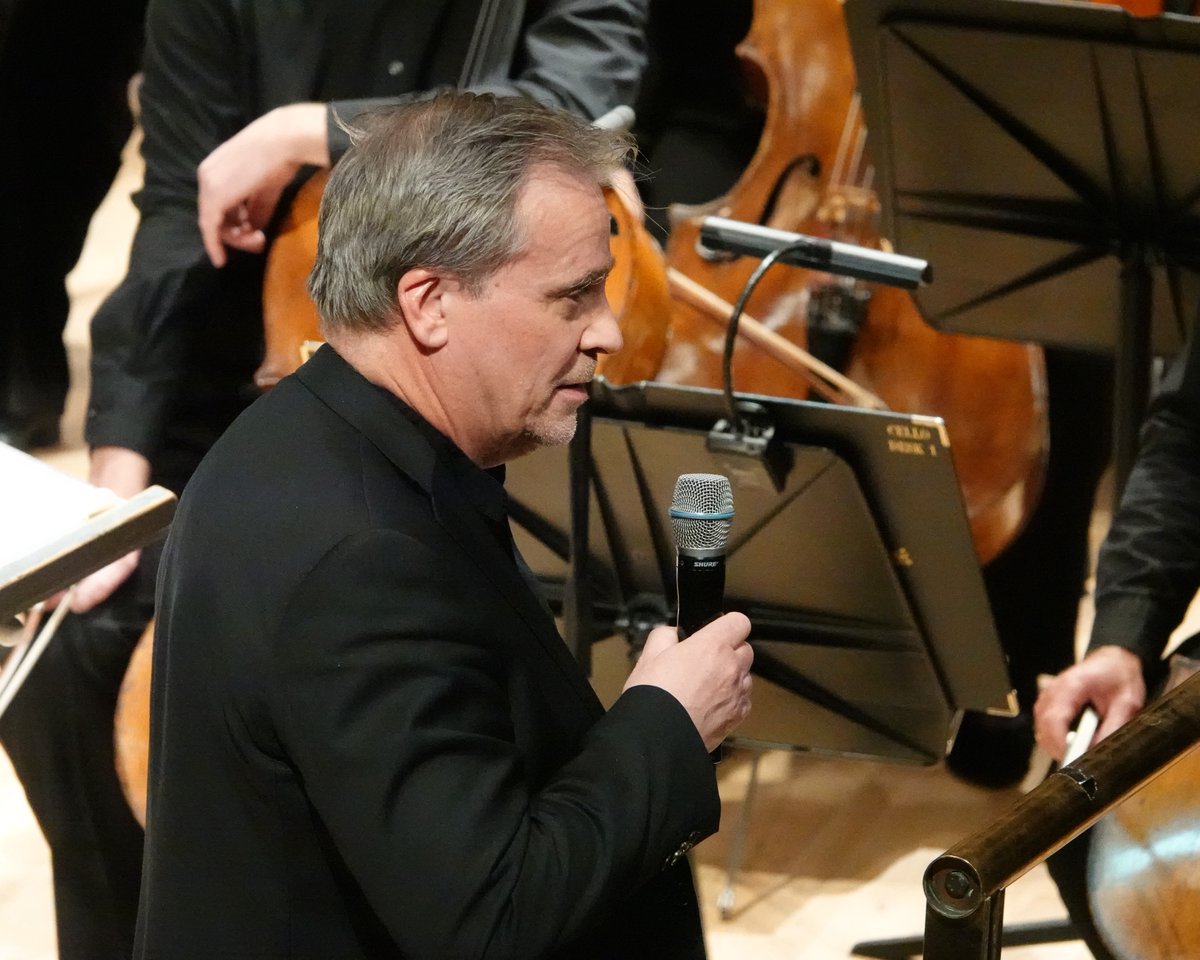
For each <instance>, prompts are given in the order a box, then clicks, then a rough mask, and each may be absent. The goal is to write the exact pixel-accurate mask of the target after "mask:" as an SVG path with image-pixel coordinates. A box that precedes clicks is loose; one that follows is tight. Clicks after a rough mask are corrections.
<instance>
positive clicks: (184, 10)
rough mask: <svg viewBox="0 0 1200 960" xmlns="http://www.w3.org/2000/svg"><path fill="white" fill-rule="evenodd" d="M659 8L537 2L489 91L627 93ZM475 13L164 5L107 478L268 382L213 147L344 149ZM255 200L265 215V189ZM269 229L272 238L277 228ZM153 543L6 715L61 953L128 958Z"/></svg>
mask: <svg viewBox="0 0 1200 960" xmlns="http://www.w3.org/2000/svg"><path fill="white" fill-rule="evenodd" d="M645 6H646V0H618V2H611V0H530V2H529V3H528V4H526V5H525V8H526V9H525V15H524V19H523V21H522V29H521V33H520V37H519V43H517V45H516V47H515V49H513V50H512V51H511V61H510V62H507V63H501V64H499V65H498V69H497V70H496V71H495V72H493V73H492V74H489V75H487V76H486V77H485V83H484V84H482V85H481V86H485V87H486V88H487V89H490V90H493V91H495V92H498V93H502V94H513V95H524V96H529V97H534V98H536V99H539V100H543V101H545V102H548V103H551V104H554V105H558V106H562V107H565V108H567V109H569V110H571V111H573V112H575V113H577V114H580V115H583V116H586V117H587V118H589V119H591V118H595V117H597V116H599V115H601V114H603V113H605V112H607V111H608V110H610V109H611V108H612V107H614V106H617V105H619V104H622V103H628V102H631V101H632V100H633V98H634V96H635V95H636V87H637V83H638V78H639V76H640V74H641V71H642V68H643V64H644V54H643V49H642V48H643V37H642V31H643V21H644V16H645ZM480 7H481V3H480V2H479V0H420V2H417V0H361V2H358V3H354V4H344V3H339V2H334V0H318V2H315V3H305V4H276V3H267V2H264V0H250V2H237V0H151V2H150V4H149V8H148V11H147V19H146V34H145V39H146V44H145V61H144V82H143V85H142V89H141V96H140V102H141V117H142V125H143V129H144V134H145V136H144V141H143V145H142V153H143V157H144V159H145V182H144V186H143V188H142V190H141V192H140V194H139V195H138V196H137V198H136V199H137V204H138V208H139V212H140V222H139V225H138V228H137V233H136V235H135V237H134V242H133V250H132V254H131V259H130V264H129V270H128V273H127V275H126V276H125V278H124V280H123V281H122V282H121V284H120V286H119V287H118V288H117V289H116V290H115V291H114V293H113V294H112V295H111V296H110V297H109V298H108V300H107V301H106V302H105V303H104V304H103V305H102V306H101V308H100V309H99V311H98V312H97V314H96V316H95V318H94V320H93V324H92V392H91V396H90V400H89V405H88V410H87V422H86V424H85V436H86V439H87V442H88V443H89V444H90V446H91V459H90V469H89V479H90V480H91V482H93V483H95V484H97V485H99V486H103V487H107V488H109V489H112V490H113V491H114V492H116V493H117V494H119V495H121V496H132V495H133V494H135V493H137V492H139V491H140V490H142V489H144V488H145V487H146V486H147V485H148V484H149V483H151V482H154V483H159V484H161V485H163V486H166V487H167V488H169V489H171V490H174V491H180V490H182V488H183V486H184V484H185V483H186V481H187V479H188V478H189V476H190V475H191V472H192V470H193V469H194V467H195V465H196V463H197V462H198V461H199V459H200V458H201V456H203V454H204V453H205V451H206V450H207V449H208V448H209V447H210V446H211V445H212V443H213V442H214V441H215V440H216V438H217V437H218V436H219V435H220V434H221V433H222V432H223V431H224V429H225V427H226V426H227V425H228V424H229V423H230V422H231V421H232V420H233V418H234V417H235V416H236V415H237V414H238V413H239V412H240V411H241V410H242V409H244V407H245V406H246V405H247V403H248V402H249V401H250V400H251V399H252V398H253V396H254V395H255V391H254V389H253V388H252V386H251V375H252V373H253V371H254V369H255V367H256V366H257V363H258V361H259V357H260V353H261V349H262V318H261V285H262V275H263V258H262V256H261V255H259V254H257V253H248V252H244V251H243V250H238V249H232V250H230V251H229V252H228V254H227V255H225V254H224V252H223V251H221V252H218V253H217V255H216V256H215V257H214V259H218V260H223V261H224V266H222V267H220V268H218V267H217V266H215V265H214V263H213V260H212V259H210V256H209V254H208V253H207V252H206V249H205V246H204V242H203V239H202V235H201V232H200V230H199V228H198V224H197V218H198V190H197V169H198V167H199V166H200V165H201V164H202V162H203V161H205V159H206V158H207V157H209V156H210V155H212V154H217V156H216V160H215V161H214V162H213V163H211V164H210V165H209V170H210V172H211V171H212V169H213V168H214V167H215V168H216V169H217V172H218V173H219V171H220V167H221V162H220V161H221V159H222V157H229V156H230V155H231V154H235V155H237V154H239V152H240V147H241V146H243V145H244V144H246V143H247V142H248V140H251V139H253V140H254V141H255V143H256V147H255V150H254V151H253V153H254V154H255V160H256V162H258V163H260V164H261V163H263V162H264V161H265V160H266V158H268V156H269V157H270V158H272V162H275V163H277V164H278V165H277V166H274V167H272V176H273V177H275V178H278V177H279V176H280V173H279V171H280V169H283V170H286V171H287V175H286V177H285V179H290V178H291V175H292V173H293V172H295V171H297V170H299V169H300V167H301V166H302V165H304V164H306V163H310V164H311V163H316V164H331V163H333V162H335V161H336V160H337V159H338V157H339V155H340V153H341V151H342V150H344V148H345V146H346V141H345V138H344V136H343V134H342V132H341V129H340V127H338V125H337V123H336V118H337V117H339V116H340V117H345V118H347V119H349V118H352V117H353V116H355V115H356V114H357V113H358V112H359V111H361V110H363V109H365V108H366V107H368V106H370V105H371V103H370V102H367V101H363V100H362V99H360V98H373V100H374V102H384V101H389V100H390V101H395V100H397V99H399V98H401V97H404V96H406V95H410V94H412V93H413V92H416V91H423V90H428V89H431V88H434V87H440V86H445V85H454V84H455V83H456V82H457V81H458V80H459V78H460V73H461V70H462V64H463V61H464V59H465V55H466V52H467V48H468V46H469V41H470V39H471V37H472V34H473V27H474V19H475V17H476V16H477V15H478V13H479V11H480ZM518 7H519V5H513V6H511V7H510V8H509V10H510V11H511V10H515V9H518ZM350 98H353V99H350ZM314 116H315V117H317V118H318V124H317V127H318V130H319V136H318V137H317V142H316V143H315V144H314V143H303V144H301V142H300V139H298V138H297V136H296V135H295V134H296V131H297V130H298V129H300V128H297V127H294V126H293V125H292V121H294V120H296V119H297V118H302V119H304V120H311V119H312V118H313V117H314ZM266 118H269V119H266ZM256 121H261V122H257V123H256ZM26 128H27V129H40V128H41V124H40V122H39V123H31V124H29V125H27V126H26ZM239 134H241V136H240V137H239ZM228 143H232V146H230V147H227V149H226V150H225V151H224V152H223V153H218V148H220V147H222V145H223V144H228ZM296 150H299V151H300V152H301V153H302V157H301V159H295V158H294V156H293V154H294V152H295V151H296ZM258 169H261V167H259V168H258ZM242 172H244V171H242ZM217 179H220V180H221V182H222V183H224V184H225V185H228V184H229V181H228V180H227V179H221V178H217ZM209 181H210V182H209V186H211V185H212V182H213V181H214V178H212V177H210V178H209ZM273 182H274V183H276V185H277V179H276V180H275V181H273ZM256 195H257V194H256ZM212 196H213V194H212V193H211V192H209V193H208V194H207V197H209V198H210V200H209V202H211V198H212ZM249 199H250V198H249V197H248V196H243V197H235V198H234V199H233V201H231V206H232V208H233V209H234V210H235V211H239V218H238V220H237V222H238V224H239V225H243V226H244V225H245V224H246V223H247V221H246V220H245V219H244V218H241V217H240V211H242V209H243V208H244V206H245V204H244V201H247V200H249ZM253 205H254V206H255V213H256V214H258V213H261V212H262V206H263V204H262V201H261V195H259V200H258V202H257V203H255V204H253ZM210 209H211V207H210ZM274 213H275V211H274V210H268V211H267V216H268V217H270V216H273V215H274ZM254 226H255V229H259V228H266V229H267V230H268V232H269V224H265V223H256V224H255V225H254ZM231 239H235V242H236V238H231ZM156 559H157V557H156V555H155V552H154V551H149V550H148V551H144V552H142V553H141V554H132V555H130V556H129V557H126V558H124V559H123V560H121V561H118V562H117V563H116V564H113V565H111V566H110V567H108V568H105V569H104V570H102V571H99V572H98V573H96V574H93V575H92V576H91V577H88V578H86V579H85V580H84V581H82V582H81V583H80V584H79V586H78V589H77V591H76V596H75V602H74V607H75V609H76V610H79V611H91V612H90V613H86V615H85V616H84V617H83V618H80V619H78V620H76V619H75V618H73V617H68V618H67V620H66V621H65V622H64V625H63V628H62V630H63V631H65V634H66V635H74V636H73V639H66V640H63V639H62V637H60V638H59V639H60V640H62V642H60V643H58V644H56V646H57V647H58V649H57V650H56V651H55V652H54V653H53V654H52V655H48V656H47V657H44V658H43V660H42V661H41V662H39V664H38V667H37V669H36V670H34V671H33V672H32V675H31V677H30V679H29V681H28V682H27V684H26V685H25V687H24V688H23V689H22V690H21V692H20V693H19V694H18V696H17V697H16V698H15V699H14V701H13V702H12V704H11V705H10V707H9V710H8V711H7V713H6V716H5V718H4V722H3V724H2V725H0V738H2V740H3V743H4V745H5V747H6V748H7V750H8V752H9V754H10V756H11V757H12V759H13V763H14V767H15V769H16V771H17V774H18V777H19V778H20V779H21V781H22V784H23V785H24V786H25V787H26V791H27V794H28V795H29V799H30V803H31V806H32V807H33V808H34V812H35V815H36V816H37V818H38V821H39V824H40V825H41V828H42V830H43V832H44V833H45V835H46V838H47V841H48V843H49V845H50V848H51V853H52V857H53V861H54V868H55V884H56V905H57V910H58V917H57V924H58V931H59V944H60V954H61V955H62V956H63V957H64V958H73V957H96V958H100V957H104V958H110V957H122V958H127V957H128V955H129V953H130V950H131V947H132V939H133V926H132V923H133V916H134V905H135V903H136V898H137V890H138V882H139V870H138V864H139V863H140V858H141V851H140V845H141V830H140V828H139V827H138V826H137V824H136V823H135V822H134V821H133V818H132V815H131V814H130V812H129V809H128V807H127V805H126V804H125V803H124V800H123V796H122V794H121V793H120V790H119V786H118V784H117V780H116V773H115V770H114V768H113V764H112V762H111V758H112V717H113V705H114V703H115V700H116V696H117V692H118V686H119V683H120V680H121V677H122V676H123V673H124V670H125V667H126V665H127V663H128V660H129V656H130V653H131V651H132V649H133V647H134V646H135V644H136V641H137V639H138V637H139V635H140V633H141V631H142V628H143V627H144V625H145V624H146V622H147V621H148V620H149V618H150V616H151V614H152V601H153V583H154V577H155V570H156ZM114 591H115V592H114ZM73 621H74V622H73ZM68 698H69V699H68ZM64 702H65V703H68V704H69V709H64V707H63V704H64ZM85 785H86V786H85ZM68 886H70V887H71V889H70V890H68V889H67V887H68ZM76 906H77V907H78V909H76Z"/></svg>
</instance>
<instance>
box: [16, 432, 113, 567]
mask: <svg viewBox="0 0 1200 960" xmlns="http://www.w3.org/2000/svg"><path fill="white" fill-rule="evenodd" d="M119 502H120V498H119V497H118V496H117V495H116V494H115V493H112V492H111V491H109V490H103V489H101V488H100V487H94V486H92V485H91V484H89V483H85V482H84V481H82V480H77V479H75V478H74V477H71V476H68V475H67V474H65V473H62V472H61V471H59V470H55V469H54V468H53V467H50V466H47V465H46V464H44V463H42V462H41V461H40V460H38V459H36V458H35V457H31V456H30V455H29V454H27V453H23V452H21V451H20V450H17V449H15V448H13V447H10V446H7V445H6V444H3V443H0V567H2V566H4V565H5V564H8V563H12V562H13V561H16V560H20V559H21V558H23V557H27V556H29V554H31V553H33V552H34V551H35V550H38V549H39V548H41V547H44V546H45V545H46V544H48V543H52V542H53V541H55V540H57V539H58V538H59V537H61V536H63V535H64V534H67V533H70V532H71V531H72V530H74V529H76V528H77V527H79V526H80V525H81V524H83V523H84V522H86V521H87V520H88V519H89V518H90V517H92V516H94V515H95V514H97V513H99V512H100V511H102V510H105V509H107V508H109V507H111V506H113V505H115V504H117V503H119Z"/></svg>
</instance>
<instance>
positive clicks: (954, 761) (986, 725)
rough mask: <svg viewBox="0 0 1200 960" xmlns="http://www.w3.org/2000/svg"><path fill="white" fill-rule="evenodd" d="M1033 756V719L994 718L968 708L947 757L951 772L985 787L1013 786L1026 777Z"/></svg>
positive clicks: (1026, 716)
mask: <svg viewBox="0 0 1200 960" xmlns="http://www.w3.org/2000/svg"><path fill="white" fill-rule="evenodd" d="M1032 755H1033V718H1032V717H1030V716H1029V714H1027V713H1019V714H1017V716H1015V717H993V716H989V715H988V714H986V713H976V712H975V711H973V710H968V711H967V712H966V713H964V714H963V719H962V723H961V724H960V725H959V728H958V735H957V736H956V737H955V738H954V746H953V747H951V748H950V753H949V754H948V755H947V757H946V766H947V767H948V768H949V770H950V772H951V773H953V774H955V775H956V776H958V777H961V778H962V779H963V780H967V781H970V782H971V783H974V784H978V785H979V786H981V787H991V788H993V789H999V788H1001V787H1013V786H1016V785H1017V784H1018V783H1020V782H1021V781H1022V780H1024V779H1025V774H1027V773H1028V772H1029V764H1030V760H1031V759H1032Z"/></svg>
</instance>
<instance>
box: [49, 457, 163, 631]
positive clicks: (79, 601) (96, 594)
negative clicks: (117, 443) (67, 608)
mask: <svg viewBox="0 0 1200 960" xmlns="http://www.w3.org/2000/svg"><path fill="white" fill-rule="evenodd" d="M88 482H89V483H91V484H92V485H93V486H97V487H104V488H105V489H106V490H111V491H112V492H113V493H115V494H116V495H117V496H119V497H124V498H128V497H132V496H136V495H137V494H139V493H141V492H142V491H143V490H145V489H146V487H147V486H149V484H150V461H149V460H147V459H146V458H145V457H144V456H142V455H141V454H140V453H137V452H135V451H133V450H127V449H125V448H124V447H95V448H94V449H93V450H92V455H91V460H90V462H89V464H88ZM140 556H141V551H140V550H134V551H133V552H132V553H127V554H125V556H123V557H121V558H120V559H119V560H114V561H113V562H112V563H110V564H109V565H108V566H107V567H101V568H100V569H99V570H97V571H96V572H95V573H93V574H90V575H88V576H86V577H84V578H83V579H82V580H80V581H79V583H77V584H76V585H75V596H74V597H73V598H72V599H71V610H72V611H73V612H75V613H85V612H86V611H88V610H91V609H92V607H94V606H96V605H97V604H98V603H100V602H102V601H104V600H107V599H108V598H109V597H110V596H111V595H112V593H113V591H114V590H116V589H117V587H119V586H120V585H121V584H122V583H124V582H125V581H126V580H128V579H129V575H130V574H132V573H133V571H134V570H135V569H136V568H137V565H138V558H139V557H140ZM59 599H60V597H55V598H54V603H57V602H58V600H59Z"/></svg>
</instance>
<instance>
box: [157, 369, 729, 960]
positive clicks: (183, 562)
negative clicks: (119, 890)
mask: <svg viewBox="0 0 1200 960" xmlns="http://www.w3.org/2000/svg"><path fill="white" fill-rule="evenodd" d="M158 602H159V616H158V620H157V631H158V633H157V637H156V648H155V663H154V681H153V695H152V714H153V716H152V729H151V772H150V801H149V825H148V833H147V844H146V860H145V876H144V880H143V890H142V901H141V910H140V915H139V929H138V948H137V955H138V956H140V957H170V958H181V957H191V956H196V957H198V958H199V957H202V958H204V960H214V958H222V957H239V958H240V957H262V958H268V957H269V958H272V960H279V958H284V957H311V958H314V960H317V958H319V960H335V958H354V957H371V958H379V957H392V956H395V957H401V956H402V957H523V958H532V957H543V956H551V957H611V958H622V960H624V958H631V957H642V956H644V957H655V958H659V957H667V956H680V957H685V956H686V957H691V956H702V955H703V943H702V937H701V931H700V926H699V918H698V913H697V909H696V902H695V893H694V889H693V885H692V880H691V874H690V872H689V869H688V866H687V861H686V859H683V858H681V851H682V850H685V849H686V848H687V847H688V846H689V845H690V844H692V843H694V842H695V841H696V840H698V839H699V838H700V837H702V836H704V835H707V834H709V833H711V832H712V831H714V830H715V829H716V826H717V821H718V816H719V803H718V798H717V794H716V787H715V777H714V774H713V770H712V764H711V760H710V759H709V757H708V754H707V753H706V752H705V750H704V746H703V744H702V742H701V740H700V738H699V736H698V734H697V733H696V731H695V728H694V727H693V726H692V724H691V722H690V720H689V718H688V716H687V713H686V711H684V709H683V708H682V706H681V705H680V704H679V703H678V701H676V700H675V699H674V698H673V697H671V696H670V695H669V694H667V693H666V692H665V691H662V690H660V689H658V688H654V687H636V688H633V689H632V690H630V691H628V692H627V693H625V694H624V695H623V696H621V698H620V699H619V700H618V701H617V703H616V704H615V705H614V707H613V708H612V709H611V710H610V711H609V712H608V713H607V714H606V713H604V711H603V710H602V708H601V706H600V704H599V702H598V701H597V699H596V698H595V696H594V694H593V693H592V690H591V689H590V687H589V685H588V683H587V680H586V678H585V677H584V675H583V673H582V671H581V670H580V668H579V666H578V664H577V663H576V662H575V661H574V660H573V659H572V658H571V656H570V654H569V652H568V650H567V648H566V646H565V644H564V643H563V642H562V640H561V638H560V637H559V636H558V633H557V631H556V629H555V626H554V623H553V620H552V619H551V617H550V615H549V613H548V611H547V610H546V608H545V607H544V605H543V604H542V603H541V602H540V601H539V599H538V598H537V597H536V596H535V595H534V593H533V592H532V590H531V589H530V585H529V583H528V580H527V578H526V577H524V576H523V575H522V568H521V567H520V566H519V565H518V563H517V561H516V559H515V557H514V551H513V548H512V545H511V539H510V537H509V536H508V528H507V521H506V518H505V517H504V514H503V497H502V491H501V488H499V486H498V484H497V483H496V481H495V480H494V479H493V478H492V477H491V476H489V475H488V474H485V473H484V472H482V471H479V470H477V469H475V468H474V467H473V466H472V465H471V464H470V463H469V462H468V461H467V460H466V458H465V457H463V455H462V454H461V453H459V452H458V450H457V449H456V448H454V447H453V445H452V444H450V443H449V442H448V441H446V440H445V438H442V437H440V435H438V434H436V432H434V431H432V428H430V427H429V426H428V425H427V424H424V423H423V422H421V421H420V420H419V418H416V417H415V415H413V414H412V412H411V411H409V410H408V408H407V407H405V406H404V404H402V403H401V402H400V401H399V400H397V399H396V398H395V397H394V396H392V395H391V394H390V393H388V392H386V391H384V390H382V389H380V388H378V387H375V386H374V385H372V384H370V383H369V382H367V381H366V380H365V379H363V378H362V377H361V376H359V375H358V374H357V373H356V372H355V371H354V370H353V369H352V368H351V367H350V366H349V365H347V364H346V363H345V362H344V361H343V360H342V359H341V358H340V357H339V356H338V355H337V354H336V353H334V352H333V350H331V349H330V348H329V347H325V348H322V349H321V350H320V351H319V352H318V354H317V355H316V356H315V357H314V358H313V359H312V360H311V361H310V362H309V363H308V364H306V365H305V366H304V367H303V368H302V369H301V370H300V371H299V373H297V374H296V375H295V376H293V377H290V378H288V379H287V380H285V381H284V382H283V383H281V384H280V385H279V386H278V387H276V388H275V389H274V390H273V391H272V392H271V393H270V394H269V395H268V396H266V397H265V398H263V399H262V400H260V401H258V402H257V403H255V404H254V405H253V406H252V407H251V408H250V409H249V410H248V411H247V412H246V413H245V414H244V415H243V416H242V417H241V418H240V419H239V420H238V421H237V422H236V423H235V424H234V425H233V427H232V428H231V429H230V430H229V431H228V432H227V433H226V434H225V436H224V437H223V438H222V439H221V440H220V441H219V442H218V443H217V444H216V446H214V447H213V449H212V451H211V452H210V454H209V456H208V457H207V458H206V459H205V461H204V463H203V464H202V465H201V467H200V469H199V470H198V471H197V473H196V475H195V477H194V479H193V481H192V482H191V484H189V486H188V488H187V490H186V492H185V493H184V496H183V498H182V501H181V504H180V509H179V513H178V515H177V518H176V520H175V524H174V527H173V530H172V533H171V536H170V539H169V541H168V544H167V549H166V555H165V558H164V566H163V572H162V576H161V578H160V582H159V595H158Z"/></svg>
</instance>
